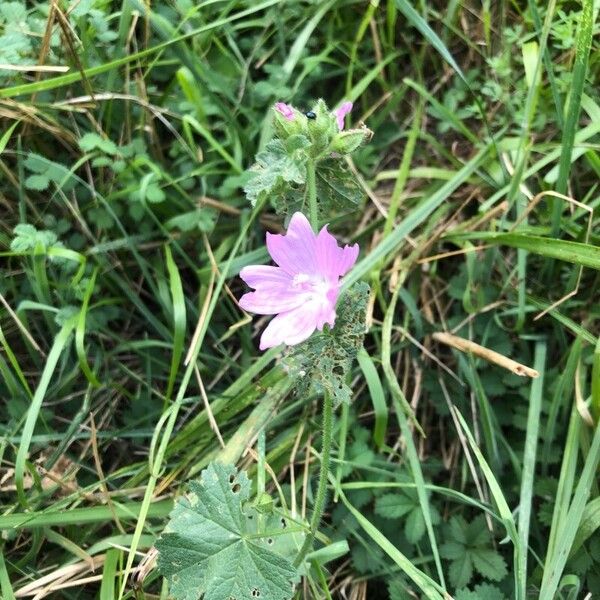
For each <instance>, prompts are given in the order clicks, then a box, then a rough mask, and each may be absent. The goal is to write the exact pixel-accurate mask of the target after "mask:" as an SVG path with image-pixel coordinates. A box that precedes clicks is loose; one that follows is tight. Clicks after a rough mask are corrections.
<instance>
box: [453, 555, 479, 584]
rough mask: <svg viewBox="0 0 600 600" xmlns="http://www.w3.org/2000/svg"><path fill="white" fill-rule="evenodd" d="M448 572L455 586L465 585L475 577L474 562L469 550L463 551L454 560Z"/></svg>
mask: <svg viewBox="0 0 600 600" xmlns="http://www.w3.org/2000/svg"><path fill="white" fill-rule="evenodd" d="M448 573H449V575H450V582H451V583H452V585H453V586H454V587H457V588H461V587H465V585H467V584H468V583H469V581H471V578H472V577H473V563H472V562H471V556H470V554H469V552H463V554H462V555H461V556H459V557H458V558H457V559H456V560H453V561H452V564H451V565H450V569H449V571H448Z"/></svg>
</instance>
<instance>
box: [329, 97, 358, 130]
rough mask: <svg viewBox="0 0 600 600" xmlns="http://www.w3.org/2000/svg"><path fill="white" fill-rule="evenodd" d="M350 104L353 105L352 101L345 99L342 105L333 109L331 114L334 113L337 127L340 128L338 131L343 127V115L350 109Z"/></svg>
mask: <svg viewBox="0 0 600 600" xmlns="http://www.w3.org/2000/svg"><path fill="white" fill-rule="evenodd" d="M352 106H353V104H352V102H350V101H346V102H343V103H342V105H341V106H340V107H339V108H338V109H336V110H334V111H333V114H334V115H335V118H336V120H337V124H338V127H339V128H340V131H342V129H344V117H345V116H346V115H347V114H348V113H349V112H350V111H351V110H352Z"/></svg>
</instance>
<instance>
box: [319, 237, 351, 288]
mask: <svg viewBox="0 0 600 600" xmlns="http://www.w3.org/2000/svg"><path fill="white" fill-rule="evenodd" d="M316 247H317V261H318V267H319V271H320V272H321V273H322V274H323V275H324V276H325V277H327V278H328V279H330V280H335V281H337V278H338V277H342V276H343V275H345V274H346V273H347V272H348V271H349V270H350V269H351V268H352V267H353V266H354V263H355V262H356V259H357V258H358V251H359V248H358V244H354V245H353V246H344V247H343V248H340V247H339V246H338V243H337V240H336V239H335V237H333V236H332V235H331V234H330V233H329V231H327V225H325V227H323V228H322V229H321V231H319V235H318V236H317V244H316Z"/></svg>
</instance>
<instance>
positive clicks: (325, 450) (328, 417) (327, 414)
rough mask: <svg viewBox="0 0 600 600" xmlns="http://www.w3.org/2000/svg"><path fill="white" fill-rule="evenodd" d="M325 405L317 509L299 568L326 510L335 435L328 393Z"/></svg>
mask: <svg viewBox="0 0 600 600" xmlns="http://www.w3.org/2000/svg"><path fill="white" fill-rule="evenodd" d="M323 400H324V403H323V430H322V431H323V434H322V440H323V441H322V444H323V447H322V448H321V470H320V472H319V486H318V487H317V497H316V499H315V507H314V509H313V514H312V518H311V521H310V532H309V533H308V535H307V536H306V539H305V540H304V544H302V548H300V552H299V553H298V556H296V559H295V560H294V566H295V567H299V566H300V565H301V564H302V562H303V561H304V558H305V557H306V555H307V554H308V551H309V550H310V549H311V547H312V544H313V541H314V539H315V534H316V533H317V530H318V529H319V524H320V523H321V517H322V516H323V509H324V508H325V496H326V493H327V477H328V475H329V455H330V453H331V436H332V433H333V399H332V397H331V395H330V394H329V393H328V392H325V395H324V398H323Z"/></svg>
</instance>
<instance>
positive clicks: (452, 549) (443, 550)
mask: <svg viewBox="0 0 600 600" xmlns="http://www.w3.org/2000/svg"><path fill="white" fill-rule="evenodd" d="M464 553H465V547H464V546H463V545H462V544H459V543H458V542H446V543H445V544H442V545H441V546H440V554H441V555H442V556H443V557H444V558H448V559H450V560H455V559H457V558H460V557H461V556H462V555H463V554H464Z"/></svg>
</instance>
